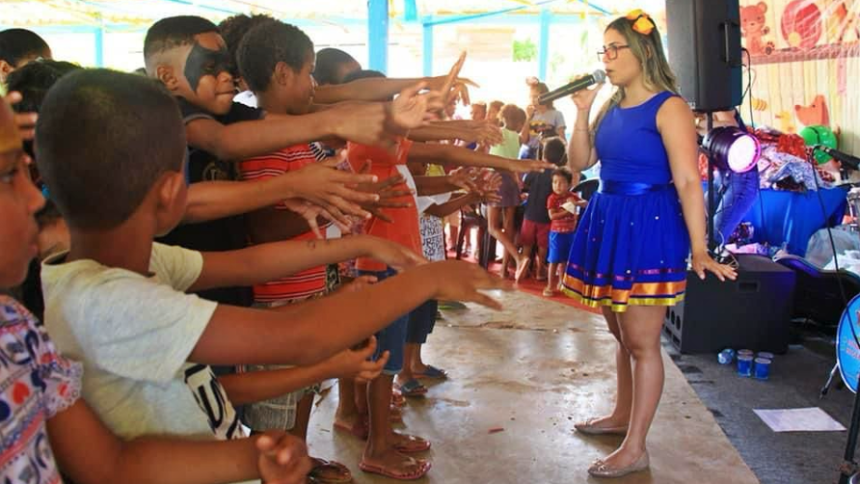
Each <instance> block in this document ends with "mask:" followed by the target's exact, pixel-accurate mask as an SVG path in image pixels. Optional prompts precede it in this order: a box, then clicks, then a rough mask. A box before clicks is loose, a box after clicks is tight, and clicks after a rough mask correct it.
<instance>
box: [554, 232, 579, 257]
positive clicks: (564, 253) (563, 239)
mask: <svg viewBox="0 0 860 484" xmlns="http://www.w3.org/2000/svg"><path fill="white" fill-rule="evenodd" d="M574 233H575V232H564V233H559V232H553V231H550V232H549V255H548V256H547V261H548V262H549V263H550V264H559V263H562V262H567V259H568V257H570V246H571V245H573V234H574Z"/></svg>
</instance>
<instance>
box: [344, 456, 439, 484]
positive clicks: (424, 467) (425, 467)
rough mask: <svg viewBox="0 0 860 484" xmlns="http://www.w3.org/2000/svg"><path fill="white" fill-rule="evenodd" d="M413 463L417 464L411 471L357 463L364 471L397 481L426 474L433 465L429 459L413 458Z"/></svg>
mask: <svg viewBox="0 0 860 484" xmlns="http://www.w3.org/2000/svg"><path fill="white" fill-rule="evenodd" d="M415 463H416V464H417V466H416V467H415V470H413V471H412V472H397V471H392V470H390V469H386V468H385V467H382V466H377V465H373V464H365V463H364V462H361V463H359V464H358V468H359V469H361V470H362V471H364V472H369V473H371V474H379V475H381V476H385V477H390V478H391V479H397V480H399V481H414V480H416V479H421V478H422V477H424V476H425V475H427V472H428V471H429V470H430V468H431V467H432V466H433V465H432V464H431V463H430V462H429V461H426V460H423V459H418V460H415Z"/></svg>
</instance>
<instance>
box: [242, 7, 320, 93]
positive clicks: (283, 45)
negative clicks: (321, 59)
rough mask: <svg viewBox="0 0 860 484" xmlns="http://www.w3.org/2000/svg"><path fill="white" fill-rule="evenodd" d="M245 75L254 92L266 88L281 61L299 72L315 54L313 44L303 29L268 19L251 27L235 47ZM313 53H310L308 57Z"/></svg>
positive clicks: (244, 77) (243, 76) (243, 75)
mask: <svg viewBox="0 0 860 484" xmlns="http://www.w3.org/2000/svg"><path fill="white" fill-rule="evenodd" d="M236 55H237V57H238V59H237V60H238V61H239V72H241V73H242V79H244V80H245V82H246V83H247V84H248V87H249V88H251V90H252V91H254V92H260V91H265V90H266V88H268V87H269V83H270V82H271V81H272V74H273V73H274V72H275V66H276V65H277V64H278V62H283V63H284V64H286V65H288V66H290V68H291V69H293V71H295V72H298V71H300V70H301V69H302V66H303V65H304V64H305V62H306V61H307V60H308V59H309V58H311V59H312V58H313V57H312V56H313V55H314V44H313V42H311V39H310V37H308V36H307V35H306V34H305V33H304V32H302V30H301V29H300V28H298V27H296V26H294V25H290V24H285V23H283V22H266V23H263V24H260V25H258V26H256V27H254V28H253V29H251V30H250V31H249V32H248V33H247V34H245V37H244V38H242V41H241V42H240V43H239V49H238V50H237V51H236ZM309 56H311V57H309Z"/></svg>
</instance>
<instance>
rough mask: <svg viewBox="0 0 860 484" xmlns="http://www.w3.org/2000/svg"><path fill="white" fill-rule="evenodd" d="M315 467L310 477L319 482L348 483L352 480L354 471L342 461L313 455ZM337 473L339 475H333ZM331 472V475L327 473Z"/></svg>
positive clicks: (324, 483) (312, 461)
mask: <svg viewBox="0 0 860 484" xmlns="http://www.w3.org/2000/svg"><path fill="white" fill-rule="evenodd" d="M311 463H312V464H313V468H311V472H310V473H309V474H308V477H310V478H311V479H313V482H316V483H319V484H346V483H348V482H352V473H351V472H350V471H349V469H348V468H347V467H346V466H345V465H343V464H341V463H340V462H335V461H329V460H325V459H320V458H319V457H311ZM335 473H337V474H338V475H339V476H332V475H331V474H335ZM325 474H329V475H325Z"/></svg>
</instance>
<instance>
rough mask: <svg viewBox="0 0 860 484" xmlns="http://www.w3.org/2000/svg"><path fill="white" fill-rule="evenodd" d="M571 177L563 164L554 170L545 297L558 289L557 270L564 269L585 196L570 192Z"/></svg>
mask: <svg viewBox="0 0 860 484" xmlns="http://www.w3.org/2000/svg"><path fill="white" fill-rule="evenodd" d="M572 181H573V175H571V173H570V172H569V171H567V170H565V169H563V168H559V169H558V170H556V171H554V172H553V174H552V193H551V194H550V195H549V198H547V201H546V208H547V210H548V211H549V219H550V227H549V256H548V257H547V260H548V262H549V270H548V274H547V279H546V281H547V282H546V289H544V290H543V295H544V296H547V297H553V296H555V295H556V294H557V293H558V283H559V276H558V270H559V268H561V269H562V270H563V268H564V266H566V265H567V258H568V255H570V245H571V244H572V243H573V233H574V232H575V231H576V222H577V219H578V218H579V210H580V208H581V207H582V206H584V205H585V201H584V200H582V199H581V198H579V196H578V195H576V194H575V193H571V192H570V186H571V182H572Z"/></svg>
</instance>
